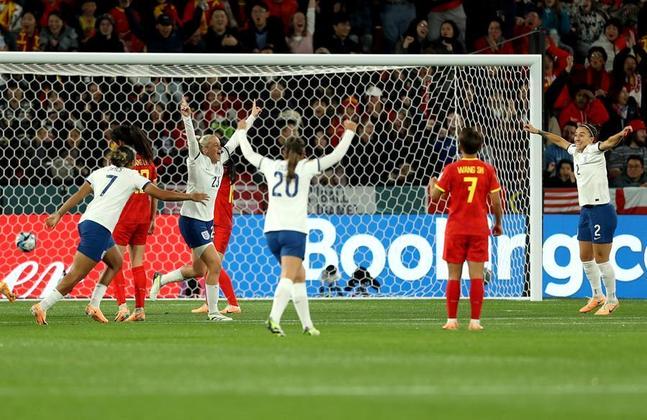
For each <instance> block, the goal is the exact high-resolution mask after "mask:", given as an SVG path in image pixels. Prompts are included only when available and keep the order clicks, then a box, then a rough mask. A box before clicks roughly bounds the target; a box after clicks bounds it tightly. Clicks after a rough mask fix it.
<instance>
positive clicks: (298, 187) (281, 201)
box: [240, 121, 357, 336]
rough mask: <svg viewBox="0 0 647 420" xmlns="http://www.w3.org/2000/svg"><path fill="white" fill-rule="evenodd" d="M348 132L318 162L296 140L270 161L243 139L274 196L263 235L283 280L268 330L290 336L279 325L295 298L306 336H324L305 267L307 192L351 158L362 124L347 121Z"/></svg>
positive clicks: (243, 146)
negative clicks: (312, 304)
mask: <svg viewBox="0 0 647 420" xmlns="http://www.w3.org/2000/svg"><path fill="white" fill-rule="evenodd" d="M344 128H345V132H344V135H343V137H342V139H341V141H340V142H339V145H338V146H337V147H336V148H335V150H334V151H333V152H332V153H330V154H329V155H326V156H324V157H322V158H320V159H313V160H308V159H306V158H305V151H304V148H305V145H304V143H303V141H302V140H301V139H298V138H294V137H291V138H288V139H287V140H286V141H285V144H284V146H283V157H284V159H285V160H272V159H269V158H265V157H263V156H261V155H259V154H258V153H256V152H254V151H253V150H252V147H251V145H250V144H249V141H248V140H247V136H246V135H243V136H241V138H240V147H241V150H242V152H243V156H245V159H247V160H248V161H249V162H250V163H251V164H252V165H254V166H256V167H257V168H258V169H260V170H261V172H262V173H263V175H265V179H266V181H267V188H268V191H269V192H270V195H269V203H268V207H267V214H266V216H265V229H264V232H265V238H266V239H267V244H268V245H269V248H270V251H271V252H272V254H273V255H274V257H276V259H277V260H278V261H279V262H280V263H281V278H280V280H279V284H278V285H277V286H276V290H275V292H274V301H273V303H272V311H271V312H270V316H269V319H268V320H267V327H268V329H269V330H270V331H271V332H272V333H273V334H276V335H279V336H284V335H285V333H284V332H283V330H282V329H281V326H280V322H281V316H282V315H283V311H285V308H286V306H287V305H288V303H289V302H290V298H292V300H293V302H294V307H295V309H296V311H297V315H298V316H299V319H300V320H301V324H302V326H303V332H304V334H308V335H311V336H316V335H319V330H317V329H316V328H315V327H314V325H313V323H312V320H311V319H310V309H309V307H308V294H307V292H306V284H305V269H304V268H303V258H304V256H305V249H306V237H307V234H308V228H307V226H306V219H307V215H308V192H309V190H310V180H311V179H312V177H313V176H315V175H317V174H319V173H320V172H321V171H325V170H326V169H328V168H330V167H331V166H333V165H334V164H336V163H337V162H339V161H340V160H341V159H342V158H343V157H344V155H345V154H346V151H347V150H348V147H349V146H350V143H351V140H352V139H353V137H354V136H355V131H356V129H357V124H355V123H354V122H352V121H345V122H344Z"/></svg>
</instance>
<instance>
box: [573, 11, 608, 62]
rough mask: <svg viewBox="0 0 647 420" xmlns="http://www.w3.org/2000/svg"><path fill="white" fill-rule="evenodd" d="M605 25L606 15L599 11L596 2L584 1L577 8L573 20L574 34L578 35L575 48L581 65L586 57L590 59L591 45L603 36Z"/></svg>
mask: <svg viewBox="0 0 647 420" xmlns="http://www.w3.org/2000/svg"><path fill="white" fill-rule="evenodd" d="M605 23H606V22H605V18H604V14H603V13H602V12H600V11H599V10H598V8H597V5H594V0H582V3H580V5H579V6H577V7H576V12H575V13H573V18H572V32H573V33H574V34H576V42H575V45H573V47H574V51H575V59H576V61H577V62H578V63H581V62H582V61H583V60H584V57H587V56H589V58H590V48H591V44H593V42H595V41H596V40H597V39H598V38H599V37H600V35H602V31H604V25H605ZM605 56H606V53H605ZM605 60H606V58H605Z"/></svg>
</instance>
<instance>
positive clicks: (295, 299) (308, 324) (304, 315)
mask: <svg viewBox="0 0 647 420" xmlns="http://www.w3.org/2000/svg"><path fill="white" fill-rule="evenodd" d="M292 303H294V309H296V310H297V315H298V316H299V320H301V325H302V326H303V328H304V329H305V328H313V327H314V325H312V319H310V307H309V305H308V292H307V291H306V284H305V283H294V285H293V286H292Z"/></svg>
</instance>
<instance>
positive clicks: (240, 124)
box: [236, 120, 247, 130]
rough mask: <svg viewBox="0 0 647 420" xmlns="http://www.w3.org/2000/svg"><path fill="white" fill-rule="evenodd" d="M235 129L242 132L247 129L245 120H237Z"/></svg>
mask: <svg viewBox="0 0 647 420" xmlns="http://www.w3.org/2000/svg"><path fill="white" fill-rule="evenodd" d="M236 128H237V129H239V130H244V129H246V128H247V121H245V120H239V121H238V124H236Z"/></svg>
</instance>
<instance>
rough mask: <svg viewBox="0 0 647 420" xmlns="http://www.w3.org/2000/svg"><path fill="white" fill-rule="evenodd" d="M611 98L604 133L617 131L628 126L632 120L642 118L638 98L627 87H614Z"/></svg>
mask: <svg viewBox="0 0 647 420" xmlns="http://www.w3.org/2000/svg"><path fill="white" fill-rule="evenodd" d="M609 98H610V100H611V101H610V102H609V104H608V111H609V121H607V123H606V124H605V125H604V127H603V129H602V133H603V135H607V134H611V133H614V132H615V133H617V132H618V131H620V130H622V129H623V128H624V127H626V126H627V125H628V124H629V122H630V121H632V120H635V119H637V118H640V109H639V108H638V104H637V103H636V99H635V98H633V97H631V96H629V92H627V89H626V88H625V87H621V88H619V89H618V88H616V89H614V90H613V91H612V92H611V93H610V95H609ZM613 130H616V131H613Z"/></svg>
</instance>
